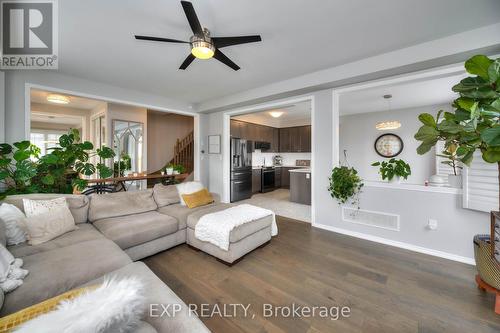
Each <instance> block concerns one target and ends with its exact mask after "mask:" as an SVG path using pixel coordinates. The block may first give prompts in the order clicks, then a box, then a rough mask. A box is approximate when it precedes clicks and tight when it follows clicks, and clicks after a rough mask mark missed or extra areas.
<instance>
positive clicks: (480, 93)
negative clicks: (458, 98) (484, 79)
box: [460, 87, 500, 99]
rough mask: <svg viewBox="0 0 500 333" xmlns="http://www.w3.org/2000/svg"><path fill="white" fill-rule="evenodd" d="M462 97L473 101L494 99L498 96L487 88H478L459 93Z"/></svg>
mask: <svg viewBox="0 0 500 333" xmlns="http://www.w3.org/2000/svg"><path fill="white" fill-rule="evenodd" d="M460 94H461V95H462V96H464V97H469V98H474V99H496V98H498V96H500V94H499V93H498V92H496V91H495V90H492V89H491V88H490V87H488V88H480V89H477V90H470V91H464V92H461V93H460Z"/></svg>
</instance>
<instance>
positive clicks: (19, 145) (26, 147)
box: [14, 140, 31, 150]
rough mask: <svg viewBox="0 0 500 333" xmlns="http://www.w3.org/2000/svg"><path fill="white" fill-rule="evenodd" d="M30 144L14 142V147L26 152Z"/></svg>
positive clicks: (27, 142)
mask: <svg viewBox="0 0 500 333" xmlns="http://www.w3.org/2000/svg"><path fill="white" fill-rule="evenodd" d="M30 145H31V143H30V142H29V141H27V140H26V141H21V142H14V147H16V148H17V149H19V150H26V149H28V148H29V147H30Z"/></svg>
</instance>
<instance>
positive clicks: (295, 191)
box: [289, 168, 311, 205]
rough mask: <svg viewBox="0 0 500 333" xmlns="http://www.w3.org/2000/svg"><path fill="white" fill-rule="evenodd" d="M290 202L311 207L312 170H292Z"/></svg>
mask: <svg viewBox="0 0 500 333" xmlns="http://www.w3.org/2000/svg"><path fill="white" fill-rule="evenodd" d="M289 172H290V201H292V202H297V203H301V204H304V205H311V169H310V168H300V169H293V170H290V171H289Z"/></svg>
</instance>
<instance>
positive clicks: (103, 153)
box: [97, 147, 115, 158]
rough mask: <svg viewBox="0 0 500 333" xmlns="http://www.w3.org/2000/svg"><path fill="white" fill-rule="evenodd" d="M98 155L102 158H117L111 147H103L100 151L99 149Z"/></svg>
mask: <svg viewBox="0 0 500 333" xmlns="http://www.w3.org/2000/svg"><path fill="white" fill-rule="evenodd" d="M97 155H98V156H99V157H100V158H111V157H114V156H115V152H114V151H113V149H111V148H109V147H102V148H100V149H97Z"/></svg>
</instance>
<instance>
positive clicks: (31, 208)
mask: <svg viewBox="0 0 500 333" xmlns="http://www.w3.org/2000/svg"><path fill="white" fill-rule="evenodd" d="M23 203H24V211H25V212H26V215H27V216H28V218H27V219H26V229H27V231H28V235H29V243H30V245H39V244H42V243H45V242H47V241H49V240H51V239H54V238H56V237H58V236H61V235H63V234H65V233H67V232H70V231H73V230H75V229H77V227H76V225H75V219H74V218H73V215H72V214H71V211H70V210H69V208H68V205H67V204H66V198H57V199H54V200H30V199H23Z"/></svg>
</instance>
